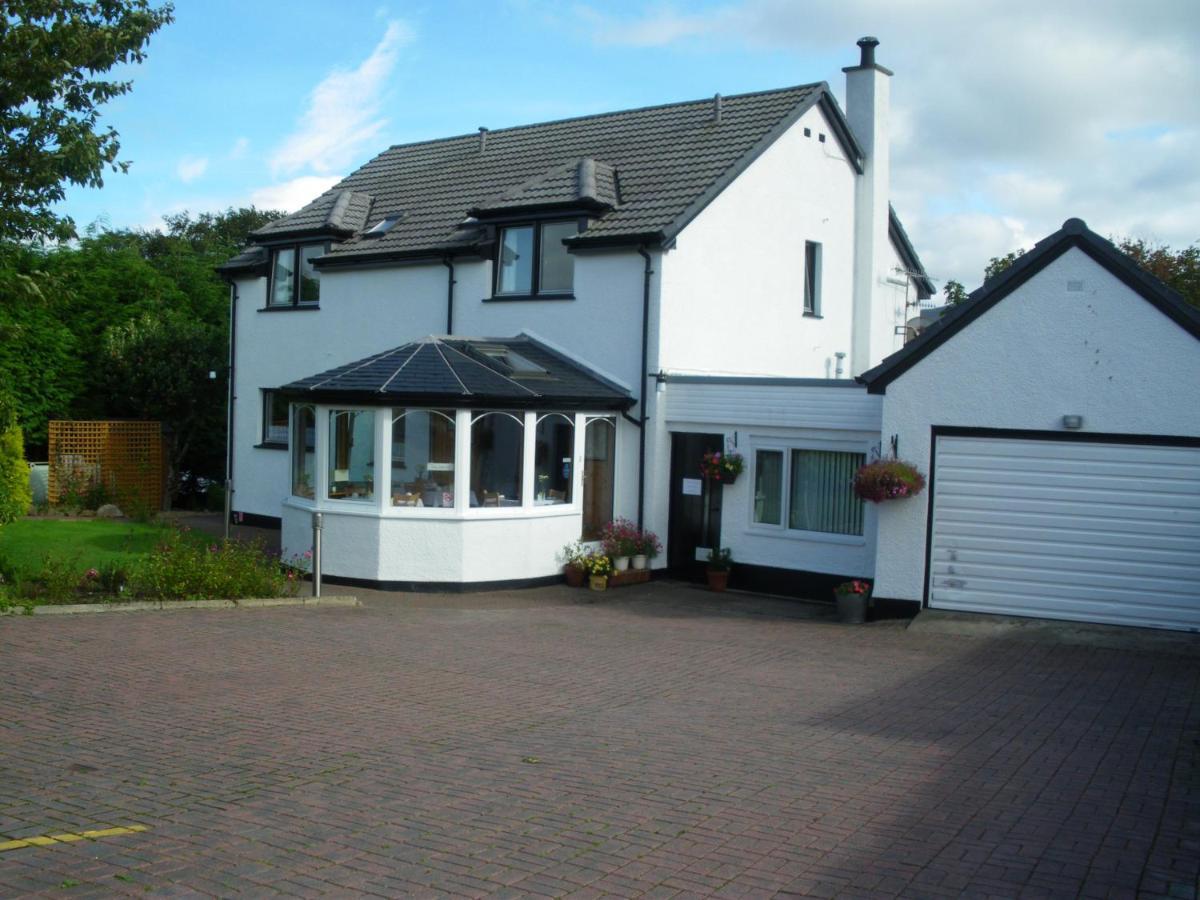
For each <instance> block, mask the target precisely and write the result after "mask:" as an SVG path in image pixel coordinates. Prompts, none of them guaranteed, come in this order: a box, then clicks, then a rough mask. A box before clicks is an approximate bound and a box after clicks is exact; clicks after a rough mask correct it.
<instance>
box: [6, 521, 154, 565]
mask: <svg viewBox="0 0 1200 900" xmlns="http://www.w3.org/2000/svg"><path fill="white" fill-rule="evenodd" d="M162 532H163V526H162V525H142V524H139V523H137V522H127V521H114V520H112V519H74V518H72V519H18V520H17V521H15V522H10V523H9V524H7V525H0V560H5V561H7V562H8V564H9V565H11V566H12V567H13V568H14V569H16V570H17V571H24V572H28V571H31V570H36V569H37V568H38V567H40V566H41V564H42V559H43V558H44V557H45V556H46V555H47V554H49V555H51V556H54V557H57V558H59V559H63V560H77V561H78V568H79V570H80V571H84V570H86V569H89V568H97V569H98V568H100V567H101V566H103V565H104V564H105V563H110V562H133V560H134V559H136V558H137V557H139V556H141V555H142V554H143V553H146V552H147V551H149V550H152V549H153V548H154V545H155V544H156V543H158V541H159V540H161V536H162Z"/></svg>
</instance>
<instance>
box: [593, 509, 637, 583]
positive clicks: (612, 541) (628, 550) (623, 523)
mask: <svg viewBox="0 0 1200 900" xmlns="http://www.w3.org/2000/svg"><path fill="white" fill-rule="evenodd" d="M640 534H641V532H640V531H638V527H637V526H636V525H634V524H633V523H632V522H630V521H629V520H628V519H613V520H612V521H611V522H609V523H608V524H607V525H605V526H604V531H603V532H601V535H600V539H601V541H602V542H603V544H604V552H605V553H607V554H608V556H609V558H610V559H612V564H613V568H614V569H615V570H616V571H618V572H624V571H625V570H626V569H628V568H629V558H630V557H631V556H633V555H634V554H635V553H637V552H638V537H639V535H640Z"/></svg>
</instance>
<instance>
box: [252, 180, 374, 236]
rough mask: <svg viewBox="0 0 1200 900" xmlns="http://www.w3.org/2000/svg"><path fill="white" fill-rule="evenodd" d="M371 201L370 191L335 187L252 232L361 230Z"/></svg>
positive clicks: (344, 232) (369, 210)
mask: <svg viewBox="0 0 1200 900" xmlns="http://www.w3.org/2000/svg"><path fill="white" fill-rule="evenodd" d="M371 205H372V198H371V195H370V194H367V193H363V192H362V191H355V190H352V189H347V188H343V187H340V186H339V187H335V188H334V189H333V190H330V191H326V192H325V193H324V194H322V195H321V196H320V197H318V198H317V199H316V200H314V201H313V202H312V203H310V204H308V205H307V206H305V207H303V208H302V209H300V210H298V211H296V212H294V213H292V214H291V215H290V216H286V217H285V218H282V219H276V220H275V221H274V222H268V223H267V224H266V225H264V226H263V227H262V228H260V229H258V231H255V232H252V236H253V237H259V238H271V237H276V236H282V235H285V234H295V233H298V232H305V231H313V232H322V233H327V234H340V235H351V234H354V233H356V232H359V231H362V230H363V227H364V226H365V225H366V224H367V219H368V217H369V216H370V214H371ZM380 218H382V217H380Z"/></svg>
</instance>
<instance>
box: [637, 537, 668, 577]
mask: <svg viewBox="0 0 1200 900" xmlns="http://www.w3.org/2000/svg"><path fill="white" fill-rule="evenodd" d="M660 553H662V541H660V540H659V539H658V535H657V534H655V533H654V532H653V531H639V532H638V537H637V543H636V546H635V548H634V554H633V560H632V563H633V567H634V568H635V569H644V568H646V565H647V563H648V562H649V560H652V559H654V558H655V557H656V556H658V554H660Z"/></svg>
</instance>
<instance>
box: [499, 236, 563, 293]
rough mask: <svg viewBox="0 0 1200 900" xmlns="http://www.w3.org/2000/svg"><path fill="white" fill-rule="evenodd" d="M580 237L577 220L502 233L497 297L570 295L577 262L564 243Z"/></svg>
mask: <svg viewBox="0 0 1200 900" xmlns="http://www.w3.org/2000/svg"><path fill="white" fill-rule="evenodd" d="M578 233H579V223H578V222H576V221H574V220H571V221H566V222H544V223H542V224H540V225H512V226H509V227H508V228H504V229H501V231H500V250H499V256H498V259H497V260H496V296H497V297H504V296H508V297H536V296H555V295H559V296H561V295H563V294H570V293H571V291H572V290H573V289H574V287H575V258H574V257H573V256H571V254H570V253H568V252H567V248H566V246H565V245H564V244H563V240H564V239H566V238H569V237H572V236H573V235H576V234H578Z"/></svg>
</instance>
